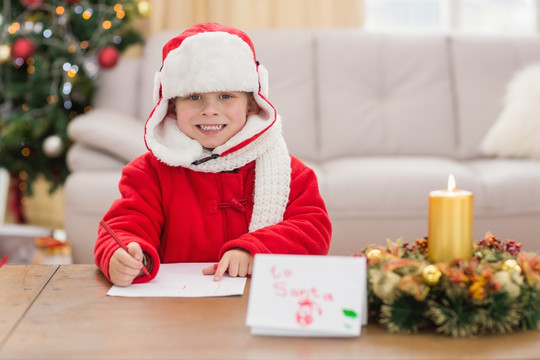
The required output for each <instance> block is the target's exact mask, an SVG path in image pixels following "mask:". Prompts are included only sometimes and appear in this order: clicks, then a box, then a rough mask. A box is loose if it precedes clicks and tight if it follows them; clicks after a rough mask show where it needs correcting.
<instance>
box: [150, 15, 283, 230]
mask: <svg viewBox="0 0 540 360" xmlns="http://www.w3.org/2000/svg"><path fill="white" fill-rule="evenodd" d="M216 91H245V92H250V93H252V94H253V98H254V99H255V101H256V102H257V105H259V108H260V109H261V110H260V111H259V113H258V114H254V115H249V116H248V119H247V122H246V124H245V126H244V127H243V128H242V129H241V130H240V131H239V132H238V133H237V134H236V135H234V136H233V137H231V138H230V139H229V140H228V141H227V142H226V143H225V144H223V145H220V146H218V147H216V148H215V149H212V150H208V149H205V148H203V146H202V145H201V144H200V143H199V142H198V141H196V140H194V139H191V138H189V137H188V136H187V135H185V134H184V133H182V132H181V131H180V129H179V128H178V125H177V123H176V119H174V118H173V117H171V116H168V108H169V102H170V101H171V100H173V99H174V98H176V97H180V96H186V95H189V94H193V93H205V92H216ZM267 98H268V72H267V71H266V69H265V68H264V67H263V66H262V65H260V64H259V62H258V61H257V58H256V55H255V49H254V46H253V43H252V42H251V39H250V38H249V37H248V36H247V35H246V34H245V33H244V32H242V31H240V30H238V29H236V28H233V27H229V26H224V25H220V24H217V23H202V24H198V25H195V26H193V27H191V28H189V29H188V30H186V31H184V32H183V33H182V34H180V35H179V36H177V37H175V38H173V39H171V40H170V41H169V42H167V44H165V46H164V47H163V62H162V67H161V69H160V71H159V72H158V73H157V74H156V76H155V81H154V103H155V107H154V109H153V111H152V113H151V114H150V116H149V118H148V120H147V121H146V126H145V142H146V146H147V148H148V149H149V150H150V151H151V152H152V153H153V154H154V156H156V157H157V158H158V159H160V160H161V161H162V162H164V163H166V164H168V165H170V166H183V167H186V168H189V169H192V170H195V171H202V172H220V171H230V170H234V169H237V168H239V167H241V166H244V165H245V164H247V163H249V162H251V161H254V160H255V161H256V168H255V173H256V175H255V196H254V201H255V204H254V210H253V215H252V221H251V224H250V231H253V230H256V229H258V228H261V227H264V226H267V225H271V224H275V223H277V222H279V221H281V220H282V219H283V213H284V212H285V207H286V204H287V202H288V196H289V186H290V157H289V154H288V150H287V147H286V145H285V142H284V140H283V137H282V134H281V119H280V117H279V115H278V114H277V112H276V110H275V109H274V107H273V106H272V104H271V103H270V102H269V101H268V100H267Z"/></svg>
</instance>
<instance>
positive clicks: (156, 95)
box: [152, 71, 161, 104]
mask: <svg viewBox="0 0 540 360" xmlns="http://www.w3.org/2000/svg"><path fill="white" fill-rule="evenodd" d="M160 98H161V71H158V72H157V73H156V75H154V92H153V93H152V100H153V101H154V104H157V102H158V101H159V99H160Z"/></svg>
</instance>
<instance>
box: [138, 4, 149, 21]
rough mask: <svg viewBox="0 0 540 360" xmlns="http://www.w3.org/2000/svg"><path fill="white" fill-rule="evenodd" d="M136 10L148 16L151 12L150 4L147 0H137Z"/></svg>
mask: <svg viewBox="0 0 540 360" xmlns="http://www.w3.org/2000/svg"><path fill="white" fill-rule="evenodd" d="M137 11H138V12H139V14H140V15H141V16H142V17H145V18H146V17H149V16H150V13H152V5H151V4H150V2H148V1H144V0H143V1H139V2H138V3H137Z"/></svg>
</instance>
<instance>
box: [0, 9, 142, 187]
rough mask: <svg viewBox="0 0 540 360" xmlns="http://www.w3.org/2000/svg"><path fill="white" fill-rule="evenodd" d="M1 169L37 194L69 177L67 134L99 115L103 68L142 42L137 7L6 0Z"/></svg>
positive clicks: (0, 60)
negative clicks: (39, 187) (41, 182)
mask: <svg viewBox="0 0 540 360" xmlns="http://www.w3.org/2000/svg"><path fill="white" fill-rule="evenodd" d="M0 11H2V14H1V15H0V27H1V28H2V31H1V32H0V167H5V168H6V169H8V171H9V172H10V173H11V174H12V176H13V177H14V178H16V179H20V180H23V182H22V184H21V185H20V186H19V188H20V190H21V191H23V192H26V193H31V191H32V184H33V182H34V181H35V180H36V178H37V176H38V175H39V174H42V175H43V176H44V177H45V179H47V180H48V181H49V182H50V183H51V184H52V187H51V191H52V190H54V189H55V188H56V187H58V186H59V185H61V184H62V183H63V182H64V180H65V178H66V177H67V175H68V169H67V166H66V152H67V150H68V148H69V146H70V140H69V138H68V136H67V133H66V129H67V126H68V124H69V122H70V120H71V119H73V118H74V117H75V116H77V115H78V114H81V113H84V112H87V111H90V110H91V104H92V96H93V94H94V92H95V90H96V86H97V80H98V75H99V72H100V70H101V69H103V68H111V67H114V66H115V65H116V62H117V60H118V58H119V54H120V53H121V52H122V51H123V50H125V49H126V48H127V47H129V46H131V45H134V44H138V43H141V42H142V36H141V34H140V32H139V31H138V30H137V27H136V25H137V24H136V23H135V21H134V20H136V19H137V18H139V17H141V16H145V15H147V13H148V11H149V3H148V2H147V1H135V0H47V1H45V0H3V2H2V8H1V9H0Z"/></svg>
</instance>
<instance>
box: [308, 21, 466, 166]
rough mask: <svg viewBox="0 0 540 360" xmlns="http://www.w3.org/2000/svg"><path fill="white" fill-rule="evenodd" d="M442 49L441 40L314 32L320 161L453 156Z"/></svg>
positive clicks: (444, 50)
mask: <svg viewBox="0 0 540 360" xmlns="http://www.w3.org/2000/svg"><path fill="white" fill-rule="evenodd" d="M447 49H448V47H447V40H446V39H445V37H443V36H414V35H410V36H398V35H394V36H390V35H383V34H369V33H364V32H362V31H359V30H358V31H351V30H334V31H325V32H322V33H320V34H319V42H318V44H317V63H318V68H317V73H318V76H319V83H320V85H319V86H318V91H319V93H318V97H317V100H318V102H319V109H320V118H321V120H320V121H321V137H322V139H321V155H322V157H323V158H324V159H328V158H332V157H340V156H355V155H433V156H453V155H454V152H455V147H454V146H455V140H454V139H455V132H456V130H455V124H454V120H453V119H454V111H453V102H452V88H451V82H450V67H449V63H448V59H449V57H448V52H447ZM343 69H347V71H343Z"/></svg>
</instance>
